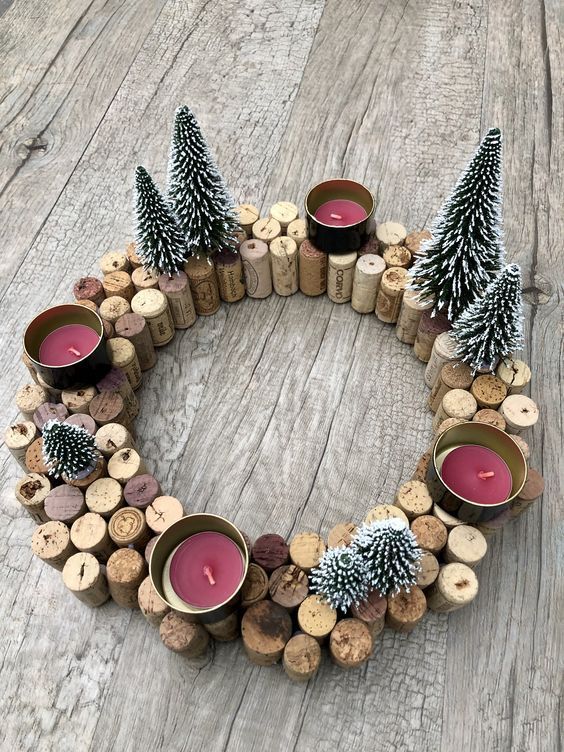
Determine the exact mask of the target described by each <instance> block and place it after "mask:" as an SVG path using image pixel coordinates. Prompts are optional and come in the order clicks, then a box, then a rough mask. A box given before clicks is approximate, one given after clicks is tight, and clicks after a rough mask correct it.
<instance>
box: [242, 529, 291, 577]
mask: <svg viewBox="0 0 564 752" xmlns="http://www.w3.org/2000/svg"><path fill="white" fill-rule="evenodd" d="M251 555H252V557H253V561H255V562H256V563H257V564H258V565H259V566H261V567H262V568H263V569H264V570H265V571H266V572H268V573H269V574H270V573H271V572H273V571H274V570H275V569H278V567H281V566H282V565H283V564H287V563H288V559H289V550H288V546H287V545H286V541H285V540H284V538H283V537H282V536H281V535H277V534H276V533H266V534H265V535H261V536H260V537H259V538H257V539H256V541H255V542H254V545H253V548H252V551H251Z"/></svg>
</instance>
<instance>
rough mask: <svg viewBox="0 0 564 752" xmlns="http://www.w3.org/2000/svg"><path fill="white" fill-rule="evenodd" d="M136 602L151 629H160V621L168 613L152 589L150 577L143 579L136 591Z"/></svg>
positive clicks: (168, 607)
mask: <svg viewBox="0 0 564 752" xmlns="http://www.w3.org/2000/svg"><path fill="white" fill-rule="evenodd" d="M137 601H138V603H139V609H140V610H141V613H142V614H143V616H144V617H145V619H147V621H148V622H149V624H150V625H151V626H152V627H160V625H161V622H162V620H163V619H164V617H165V616H166V615H167V614H168V613H169V611H170V606H169V605H168V604H166V603H165V602H164V601H163V599H162V598H161V596H160V595H159V594H158V593H157V591H156V590H155V588H154V587H153V583H152V582H151V578H150V577H145V579H144V580H143V582H142V583H141V585H139V590H138V591H137Z"/></svg>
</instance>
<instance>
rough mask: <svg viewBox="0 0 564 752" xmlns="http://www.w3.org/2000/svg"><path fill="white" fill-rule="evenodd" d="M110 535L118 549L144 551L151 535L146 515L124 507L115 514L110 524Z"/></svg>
mask: <svg viewBox="0 0 564 752" xmlns="http://www.w3.org/2000/svg"><path fill="white" fill-rule="evenodd" d="M108 533H109V534H110V538H111V539H112V540H113V542H114V543H115V544H116V546H117V547H118V548H127V547H128V546H129V547H132V548H135V549H137V551H144V550H145V546H146V545H147V543H148V542H149V538H150V537H151V534H150V533H149V528H148V526H147V520H146V519H145V514H144V513H143V512H142V511H141V510H140V509H135V508H134V507H122V508H121V509H118V510H117V512H114V514H113V515H112V517H111V519H110V521H109V523H108Z"/></svg>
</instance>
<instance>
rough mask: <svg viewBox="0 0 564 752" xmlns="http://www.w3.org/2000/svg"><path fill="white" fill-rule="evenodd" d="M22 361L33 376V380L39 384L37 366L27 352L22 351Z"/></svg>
mask: <svg viewBox="0 0 564 752" xmlns="http://www.w3.org/2000/svg"><path fill="white" fill-rule="evenodd" d="M21 361H22V363H23V364H24V366H25V367H26V368H27V370H28V372H29V375H30V376H31V380H32V381H33V382H34V383H35V384H37V383H38V381H37V371H36V370H35V366H34V365H33V361H32V360H31V358H30V357H29V355H28V354H27V353H26V351H25V350H23V351H22V356H21Z"/></svg>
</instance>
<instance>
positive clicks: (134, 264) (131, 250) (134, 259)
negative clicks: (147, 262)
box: [125, 243, 143, 269]
mask: <svg viewBox="0 0 564 752" xmlns="http://www.w3.org/2000/svg"><path fill="white" fill-rule="evenodd" d="M125 255H126V256H127V258H128V260H129V263H130V264H131V268H132V269H138V268H139V267H140V266H143V262H142V261H141V259H140V258H139V256H138V255H137V250H136V249H135V243H128V244H127V245H126V246H125Z"/></svg>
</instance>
